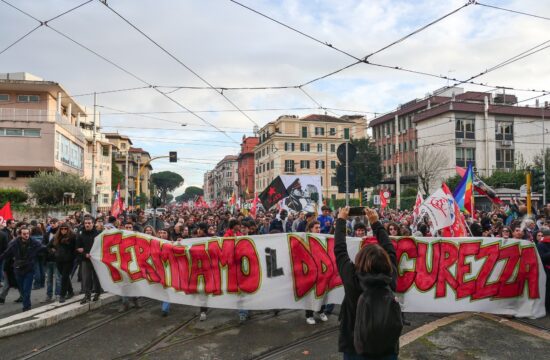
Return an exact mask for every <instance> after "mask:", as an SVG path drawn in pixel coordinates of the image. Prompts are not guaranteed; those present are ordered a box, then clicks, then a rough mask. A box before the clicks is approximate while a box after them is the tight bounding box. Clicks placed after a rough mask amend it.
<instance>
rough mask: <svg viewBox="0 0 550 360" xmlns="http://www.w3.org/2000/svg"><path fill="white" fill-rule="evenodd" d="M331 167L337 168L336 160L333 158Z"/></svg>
mask: <svg viewBox="0 0 550 360" xmlns="http://www.w3.org/2000/svg"><path fill="white" fill-rule="evenodd" d="M330 168H331V169H336V160H331V162H330Z"/></svg>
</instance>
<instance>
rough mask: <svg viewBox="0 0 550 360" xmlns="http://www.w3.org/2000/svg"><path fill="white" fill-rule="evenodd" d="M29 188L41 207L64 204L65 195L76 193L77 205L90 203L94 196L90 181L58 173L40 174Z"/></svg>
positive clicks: (33, 179) (31, 181) (29, 184)
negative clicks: (92, 195)
mask: <svg viewBox="0 0 550 360" xmlns="http://www.w3.org/2000/svg"><path fill="white" fill-rule="evenodd" d="M27 187H28V190H29V192H30V193H31V196H32V197H33V198H34V199H35V200H36V202H37V203H38V204H39V205H60V204H63V199H64V194H65V193H74V195H75V198H74V200H75V202H76V203H80V204H84V203H89V202H90V197H91V194H92V185H91V183H90V182H89V181H88V180H85V179H82V178H80V176H78V175H74V174H66V173H62V172H57V171H55V172H45V171H42V172H40V173H38V175H36V176H35V177H34V178H32V179H30V180H29V183H28V185H27Z"/></svg>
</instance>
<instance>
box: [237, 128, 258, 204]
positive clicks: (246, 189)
mask: <svg viewBox="0 0 550 360" xmlns="http://www.w3.org/2000/svg"><path fill="white" fill-rule="evenodd" d="M259 142H260V139H259V138H258V137H255V136H249V137H246V136H243V141H242V143H241V152H240V153H239V155H238V157H237V163H238V164H237V168H238V183H237V188H238V196H240V197H241V198H243V199H251V198H254V175H255V174H254V172H255V170H254V169H255V164H254V148H255V147H256V146H257V145H258V143H259Z"/></svg>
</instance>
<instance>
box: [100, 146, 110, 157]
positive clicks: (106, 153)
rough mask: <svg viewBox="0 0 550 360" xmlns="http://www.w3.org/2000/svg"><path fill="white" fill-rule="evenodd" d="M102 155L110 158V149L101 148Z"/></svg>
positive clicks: (106, 147)
mask: <svg viewBox="0 0 550 360" xmlns="http://www.w3.org/2000/svg"><path fill="white" fill-rule="evenodd" d="M101 153H102V155H103V156H109V147H108V146H102V147H101Z"/></svg>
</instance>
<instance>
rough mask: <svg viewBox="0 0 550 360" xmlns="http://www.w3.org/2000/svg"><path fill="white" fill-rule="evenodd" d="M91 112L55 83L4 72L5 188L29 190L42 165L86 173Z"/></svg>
mask: <svg viewBox="0 0 550 360" xmlns="http://www.w3.org/2000/svg"><path fill="white" fill-rule="evenodd" d="M85 116H86V113H85V110H84V109H83V108H82V107H80V105H78V104H77V103H76V102H75V101H74V100H73V99H72V98H71V97H70V95H69V94H68V93H67V91H65V89H64V88H63V87H62V86H61V85H59V84H58V83H56V82H52V81H44V80H43V79H41V78H38V77H36V76H34V75H31V74H28V73H10V74H0V154H1V155H0V188H5V187H14V188H19V189H25V187H26V185H27V182H28V179H29V178H30V177H33V176H35V175H36V174H37V173H38V171H40V170H47V171H54V170H57V171H61V172H66V173H72V174H77V175H80V176H84V175H85V154H86V147H87V141H86V138H85V137H84V135H83V133H82V132H81V129H80V126H79V123H80V121H81V119H83V118H84V117H85Z"/></svg>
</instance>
